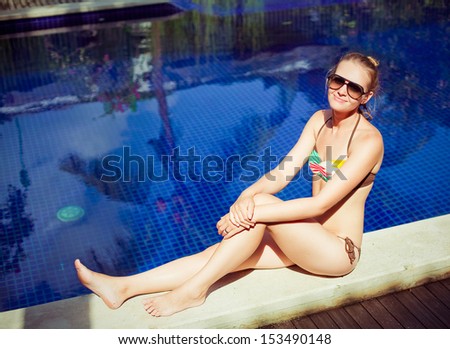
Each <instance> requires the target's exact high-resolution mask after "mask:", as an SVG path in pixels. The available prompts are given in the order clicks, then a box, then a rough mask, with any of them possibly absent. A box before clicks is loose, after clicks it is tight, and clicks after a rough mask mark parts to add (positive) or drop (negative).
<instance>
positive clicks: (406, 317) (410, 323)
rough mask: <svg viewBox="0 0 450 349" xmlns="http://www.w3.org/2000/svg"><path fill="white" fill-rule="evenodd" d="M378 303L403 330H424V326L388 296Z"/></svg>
mask: <svg viewBox="0 0 450 349" xmlns="http://www.w3.org/2000/svg"><path fill="white" fill-rule="evenodd" d="M378 301H379V302H380V303H381V304H382V305H383V306H384V307H385V308H386V309H387V310H388V311H389V313H391V315H392V316H394V317H395V318H396V319H397V321H398V322H399V323H401V324H402V326H403V327H404V328H415V329H418V328H425V326H424V325H423V324H422V323H421V322H420V321H419V320H418V319H417V318H416V317H415V316H414V315H413V314H412V313H411V312H410V311H409V310H408V309H407V308H406V307H405V306H404V305H403V304H402V303H401V302H400V301H399V300H398V299H397V298H395V297H394V295H392V294H389V295H386V296H382V297H379V298H378Z"/></svg>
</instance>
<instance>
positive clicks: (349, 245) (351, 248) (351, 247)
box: [338, 236, 361, 264]
mask: <svg viewBox="0 0 450 349" xmlns="http://www.w3.org/2000/svg"><path fill="white" fill-rule="evenodd" d="M338 238H339V239H342V240H344V241H345V252H347V254H348V258H349V259H350V264H353V262H354V261H355V259H356V256H355V248H356V249H357V250H358V261H359V258H360V257H361V248H359V247H358V246H356V245H355V244H354V243H353V241H352V240H351V239H350V238H348V237H345V238H343V237H340V236H338Z"/></svg>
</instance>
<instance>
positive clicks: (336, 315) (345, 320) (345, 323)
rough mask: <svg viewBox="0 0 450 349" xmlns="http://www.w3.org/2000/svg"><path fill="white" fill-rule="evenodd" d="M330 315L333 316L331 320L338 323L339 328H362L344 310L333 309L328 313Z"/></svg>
mask: <svg viewBox="0 0 450 349" xmlns="http://www.w3.org/2000/svg"><path fill="white" fill-rule="evenodd" d="M328 314H329V315H330V316H331V318H332V319H333V320H334V322H335V323H336V325H338V327H339V328H345V329H354V328H361V326H359V325H358V323H357V322H356V321H355V320H353V318H352V317H351V316H350V314H349V313H347V312H346V311H345V310H344V309H343V308H338V309H332V310H330V311H328Z"/></svg>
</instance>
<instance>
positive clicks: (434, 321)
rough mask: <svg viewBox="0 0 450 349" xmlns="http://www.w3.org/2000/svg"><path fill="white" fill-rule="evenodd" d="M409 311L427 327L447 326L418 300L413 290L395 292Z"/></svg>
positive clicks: (395, 295) (396, 296)
mask: <svg viewBox="0 0 450 349" xmlns="http://www.w3.org/2000/svg"><path fill="white" fill-rule="evenodd" d="M394 297H395V298H397V299H398V300H399V301H400V302H401V303H402V304H403V305H404V306H405V307H406V308H408V309H409V311H410V312H411V313H412V314H413V315H414V316H415V317H416V318H417V319H418V320H419V321H420V322H421V323H422V324H423V325H424V326H425V328H445V325H444V324H443V323H442V322H441V321H440V320H439V319H438V318H437V317H436V316H434V315H433V314H432V313H431V312H430V311H429V310H428V309H427V307H425V305H423V304H422V303H420V301H418V299H417V298H416V297H415V296H414V295H413V294H412V293H411V291H408V290H406V291H401V292H398V293H395V294H394Z"/></svg>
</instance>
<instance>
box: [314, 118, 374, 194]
mask: <svg viewBox="0 0 450 349" xmlns="http://www.w3.org/2000/svg"><path fill="white" fill-rule="evenodd" d="M360 119H361V114H359V116H358V120H357V121H356V124H355V127H354V128H353V131H352V133H351V135H350V138H349V140H348V143H347V154H348V150H349V148H350V143H351V142H352V139H353V135H354V134H355V131H356V129H357V127H358V124H359V120H360ZM330 120H331V117H330V118H328V119H327V120H326V121H325V123H324V124H323V125H322V127H321V128H320V129H319V132H317V136H316V142H317V139H318V138H319V134H320V132H321V131H322V129H323V128H324V126H325V125H326V124H327V123H328V121H330ZM346 160H347V155H346V156H345V158H344V159H340V158H339V159H335V160H325V161H322V159H321V158H320V155H319V153H318V152H317V149H316V146H314V149H313V151H312V152H311V154H310V156H309V168H310V169H311V172H312V173H313V174H314V175H316V176H319V177H320V178H322V179H323V180H324V181H325V182H328V180H329V179H330V178H331V177H332V176H333V174H334V173H335V172H336V170H338V169H339V168H341V167H342V165H344V163H345V161H346ZM374 180H375V173H372V172H369V173H368V174H367V176H366V177H364V179H363V180H362V181H361V183H359V184H358V185H357V186H356V188H355V189H357V188H359V187H365V186H367V185H370V184H372V183H373V181H374Z"/></svg>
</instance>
